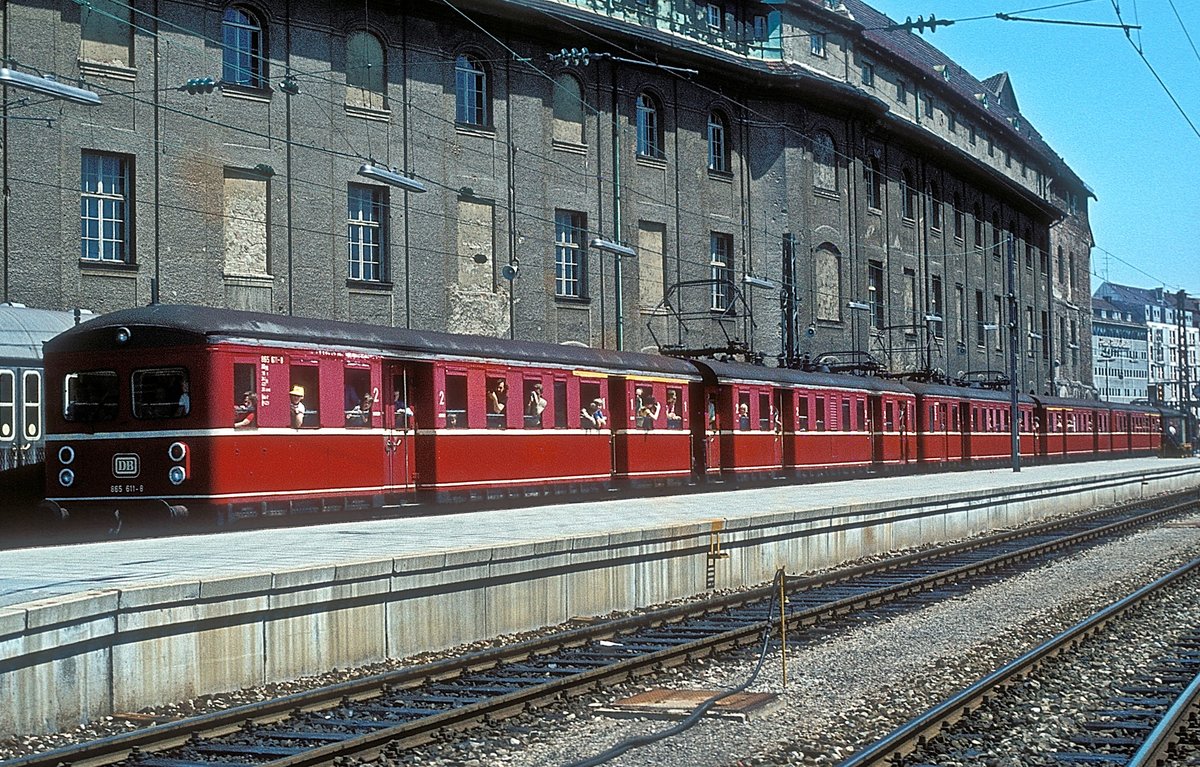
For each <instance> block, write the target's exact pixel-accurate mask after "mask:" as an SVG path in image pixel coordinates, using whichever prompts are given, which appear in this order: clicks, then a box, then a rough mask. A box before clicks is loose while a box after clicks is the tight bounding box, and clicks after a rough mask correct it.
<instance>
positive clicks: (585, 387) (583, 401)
mask: <svg viewBox="0 0 1200 767" xmlns="http://www.w3.org/2000/svg"><path fill="white" fill-rule="evenodd" d="M606 404H607V403H606V402H605V400H604V390H603V389H602V388H601V385H600V382H599V381H580V382H579V428H581V429H603V428H605V427H606V426H607V424H608V409H607V407H606ZM597 412H598V413H600V415H601V416H603V418H602V419H601V420H603V423H600V422H598V421H597V420H596V417H595V416H596V413H597ZM585 413H586V414H587V419H586V420H585V419H584V414H585Z"/></svg>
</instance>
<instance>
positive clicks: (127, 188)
mask: <svg viewBox="0 0 1200 767" xmlns="http://www.w3.org/2000/svg"><path fill="white" fill-rule="evenodd" d="M89 161H95V162H96V163H98V165H97V167H96V172H95V173H94V174H89V168H88V166H89ZM107 161H113V162H116V163H117V169H118V172H117V173H116V174H111V173H108V172H107V170H106V168H105V163H106V162H107ZM133 163H134V158H133V156H132V155H126V154H119V153H116V152H97V151H93V150H90V149H85V150H83V152H82V154H81V159H80V167H79V240H80V246H79V260H80V261H81V262H84V263H90V264H118V265H119V264H132V263H133V221H134V218H133V199H134V196H133V192H134V188H133V181H134V173H133ZM106 181H107V182H108V186H109V187H110V188H108V189H106V188H105V185H106V184H105V182H106ZM114 181H119V183H120V190H119V191H113V189H112V187H115V186H116V184H115V183H114ZM93 182H95V183H93ZM89 202H94V203H95V207H94V209H93V208H92V207H91V206H90V205H89ZM89 222H91V223H93V225H94V232H95V233H94V234H92V233H90V232H89ZM109 227H111V230H112V234H111V236H106V233H107V232H108V230H109ZM89 245H93V246H94V247H89ZM93 254H94V255H93Z"/></svg>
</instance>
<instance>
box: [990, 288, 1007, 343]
mask: <svg viewBox="0 0 1200 767" xmlns="http://www.w3.org/2000/svg"><path fill="white" fill-rule="evenodd" d="M992 303H993V304H994V306H995V310H996V315H995V316H996V319H995V321H994V323H993V324H994V325H995V326H996V351H998V352H1001V351H1004V333H1002V332H1001V328H1002V327H1003V326H1004V301H1003V299H1001V298H1000V296H995V295H994V296H992Z"/></svg>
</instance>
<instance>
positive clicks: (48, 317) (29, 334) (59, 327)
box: [0, 304, 91, 365]
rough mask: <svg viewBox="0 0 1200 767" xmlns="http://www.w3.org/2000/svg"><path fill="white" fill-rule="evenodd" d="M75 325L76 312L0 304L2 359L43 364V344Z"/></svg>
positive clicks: (0, 358)
mask: <svg viewBox="0 0 1200 767" xmlns="http://www.w3.org/2000/svg"><path fill="white" fill-rule="evenodd" d="M88 316H91V315H90V313H89V314H88ZM74 326H75V314H74V312H58V311H52V310H50V309H31V308H29V307H27V306H20V305H15V304H0V361H3V362H7V363H29V364H31V365H33V364H40V362H41V359H42V344H44V343H45V342H46V341H49V340H50V339H51V338H54V337H55V336H57V335H58V334H59V333H61V332H63V331H64V330H67V329H68V328H72V327H74Z"/></svg>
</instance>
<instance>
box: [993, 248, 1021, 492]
mask: <svg viewBox="0 0 1200 767" xmlns="http://www.w3.org/2000/svg"><path fill="white" fill-rule="evenodd" d="M1018 320H1019V314H1018V312H1017V256H1016V243H1015V242H1014V240H1013V238H1012V235H1011V233H1010V235H1009V238H1008V395H1009V403H1008V407H1009V410H1008V421H1009V423H1008V430H1009V437H1010V441H1011V445H1010V449H1011V450H1012V470H1013V471H1020V470H1021V438H1020V433H1019V431H1018V420H1019V417H1020V414H1021V410H1020V408H1019V407H1018V405H1017V390H1018V388H1019V387H1018V385H1017V379H1018V377H1019V376H1018V375H1017V331H1018V328H1017V324H1018ZM997 332H999V331H998V330H997Z"/></svg>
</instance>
